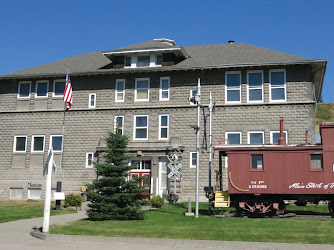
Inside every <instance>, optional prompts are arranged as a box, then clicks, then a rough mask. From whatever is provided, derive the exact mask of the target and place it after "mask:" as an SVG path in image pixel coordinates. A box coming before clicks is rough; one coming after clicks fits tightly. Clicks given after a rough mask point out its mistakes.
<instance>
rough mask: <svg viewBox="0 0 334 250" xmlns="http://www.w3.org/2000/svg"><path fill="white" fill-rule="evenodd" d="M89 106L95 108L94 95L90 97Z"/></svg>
mask: <svg viewBox="0 0 334 250" xmlns="http://www.w3.org/2000/svg"><path fill="white" fill-rule="evenodd" d="M90 106H95V95H90Z"/></svg>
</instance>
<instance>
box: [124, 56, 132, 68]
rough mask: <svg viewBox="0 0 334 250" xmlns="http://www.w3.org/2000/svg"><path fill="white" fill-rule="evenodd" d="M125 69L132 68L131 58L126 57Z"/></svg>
mask: <svg viewBox="0 0 334 250" xmlns="http://www.w3.org/2000/svg"><path fill="white" fill-rule="evenodd" d="M124 67H131V57H130V56H126V57H125V59H124Z"/></svg>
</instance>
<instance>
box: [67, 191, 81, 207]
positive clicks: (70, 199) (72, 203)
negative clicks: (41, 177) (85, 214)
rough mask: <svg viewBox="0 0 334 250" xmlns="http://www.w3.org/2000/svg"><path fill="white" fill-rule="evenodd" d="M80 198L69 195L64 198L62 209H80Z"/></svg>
mask: <svg viewBox="0 0 334 250" xmlns="http://www.w3.org/2000/svg"><path fill="white" fill-rule="evenodd" d="M81 203H82V198H81V196H80V194H73V193H72V194H69V195H66V196H65V202H64V207H65V208H66V207H75V208H76V209H77V208H78V207H81Z"/></svg>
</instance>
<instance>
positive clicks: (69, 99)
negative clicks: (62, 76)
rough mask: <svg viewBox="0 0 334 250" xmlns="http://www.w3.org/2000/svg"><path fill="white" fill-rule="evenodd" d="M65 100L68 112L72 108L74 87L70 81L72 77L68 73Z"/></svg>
mask: <svg viewBox="0 0 334 250" xmlns="http://www.w3.org/2000/svg"><path fill="white" fill-rule="evenodd" d="M63 100H64V102H65V103H66V110H68V109H69V108H71V106H72V85H71V80H70V76H69V74H68V73H67V75H66V86H65V91H64V98H63Z"/></svg>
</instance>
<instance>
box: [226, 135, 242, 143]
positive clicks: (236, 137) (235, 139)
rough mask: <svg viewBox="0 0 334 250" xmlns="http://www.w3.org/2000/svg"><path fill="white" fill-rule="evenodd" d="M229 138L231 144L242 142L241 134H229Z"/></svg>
mask: <svg viewBox="0 0 334 250" xmlns="http://www.w3.org/2000/svg"><path fill="white" fill-rule="evenodd" d="M227 139H228V140H229V142H230V144H240V134H228V135H227Z"/></svg>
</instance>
